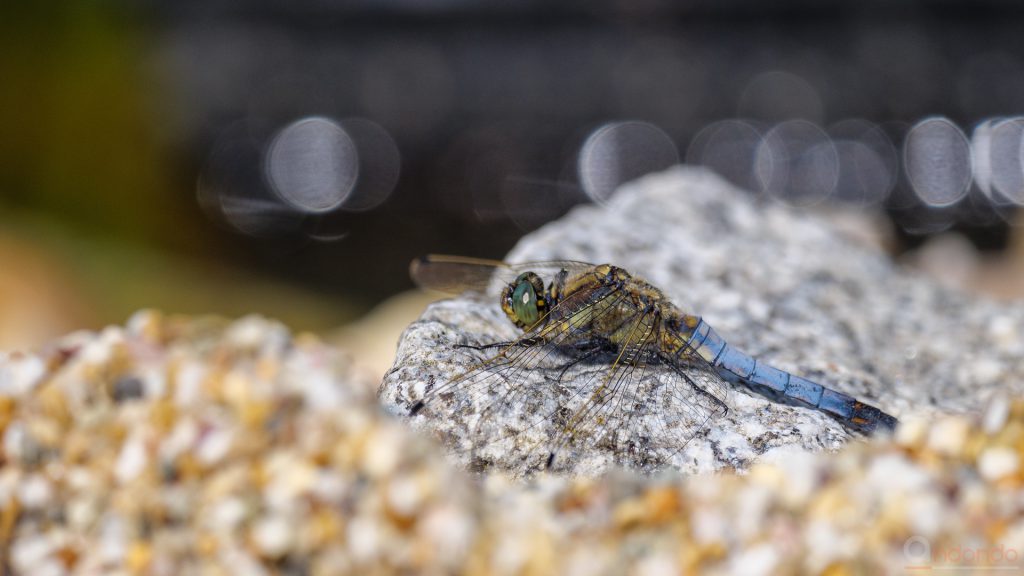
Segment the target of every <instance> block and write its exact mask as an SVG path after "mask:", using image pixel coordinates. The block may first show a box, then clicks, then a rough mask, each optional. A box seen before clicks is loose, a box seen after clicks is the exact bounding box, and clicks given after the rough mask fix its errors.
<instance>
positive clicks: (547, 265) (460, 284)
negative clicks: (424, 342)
mask: <svg viewBox="0 0 1024 576" xmlns="http://www.w3.org/2000/svg"><path fill="white" fill-rule="evenodd" d="M590 268H593V264H588V263H586V262H576V261H574V260H551V261H545V262H523V263H519V264H509V263H506V262H501V261H498V260H485V259H482V258H469V257H466V256H446V255H440V254H431V255H428V256H423V257H421V258H417V259H415V260H413V261H412V262H411V263H410V264H409V276H411V277H412V279H413V281H414V282H416V285H417V286H419V287H420V288H424V289H428V290H436V291H439V292H445V293H448V294H460V293H462V292H465V291H467V290H469V291H475V292H480V293H486V292H488V290H494V288H495V286H502V285H504V284H507V283H510V282H512V281H513V280H515V278H516V276H518V275H519V274H521V273H523V272H525V271H527V270H530V271H533V272H535V273H536V274H537V275H539V276H541V277H542V278H544V280H545V282H547V281H550V279H551V277H552V276H554V275H555V274H557V273H558V272H559V271H561V270H568V271H569V273H570V274H576V273H579V272H583V271H585V270H588V269H590Z"/></svg>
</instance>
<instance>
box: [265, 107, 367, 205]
mask: <svg viewBox="0 0 1024 576" xmlns="http://www.w3.org/2000/svg"><path fill="white" fill-rule="evenodd" d="M263 166H264V167H263V169H264V172H265V174H266V177H267V181H268V182H269V184H270V186H271V189H272V190H273V191H274V192H275V193H276V194H277V195H278V197H280V198H281V199H282V200H284V201H285V202H287V203H288V204H289V205H291V206H292V207H293V208H295V209H297V210H300V211H303V212H312V213H318V212H327V211H329V210H332V209H334V208H337V207H338V206H340V205H341V203H342V202H344V201H345V199H346V198H348V196H349V195H350V194H351V193H352V190H353V189H354V188H355V185H356V179H357V178H358V176H359V153H358V151H357V150H356V144H355V142H353V141H352V138H351V137H350V136H349V135H348V133H347V132H346V131H345V129H344V128H342V127H341V126H340V125H339V124H338V123H337V122H335V121H333V120H330V119H328V118H323V117H312V118H303V119H301V120H298V121H296V122H293V123H292V124H289V125H288V126H286V127H285V128H283V129H282V130H281V131H280V132H278V133H277V135H276V136H275V137H274V139H273V140H272V141H271V142H270V145H269V146H268V147H267V151H266V156H265V159H264V165H263Z"/></svg>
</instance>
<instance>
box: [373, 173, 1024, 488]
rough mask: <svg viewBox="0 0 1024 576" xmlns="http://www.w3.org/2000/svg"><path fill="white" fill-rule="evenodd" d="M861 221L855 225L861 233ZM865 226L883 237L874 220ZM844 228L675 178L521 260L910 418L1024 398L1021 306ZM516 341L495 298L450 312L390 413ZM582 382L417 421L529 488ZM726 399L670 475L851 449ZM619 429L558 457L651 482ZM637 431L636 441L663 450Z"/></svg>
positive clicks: (538, 387) (749, 397)
mask: <svg viewBox="0 0 1024 576" xmlns="http://www.w3.org/2000/svg"><path fill="white" fill-rule="evenodd" d="M850 220H851V219H850V218H849V217H848V215H844V222H845V226H846V227H847V228H849V227H850V224H849V222H850ZM853 220H854V221H856V218H854V219H853ZM861 222H862V228H864V229H865V230H869V229H870V224H869V223H868V220H867V219H866V218H862V219H861ZM836 230H837V228H836V227H833V226H831V225H830V222H829V221H828V219H827V216H825V217H823V216H815V215H812V214H810V213H807V212H800V213H798V212H796V211H795V210H793V209H790V208H788V207H786V206H783V205H780V204H778V203H773V202H772V201H769V200H765V199H759V198H755V197H754V196H752V195H751V194H749V193H746V192H744V191H741V190H738V189H736V188H735V187H733V186H731V185H730V184H728V183H726V182H725V181H724V180H722V179H721V178H719V177H717V176H715V175H713V174H711V173H709V172H707V171H704V170H700V169H694V168H677V169H674V170H671V171H669V172H666V173H663V174H659V175H653V176H649V177H647V178H645V179H642V180H640V181H637V182H635V183H633V184H630V185H628V186H626V187H624V188H623V189H622V190H621V191H620V192H619V193H618V194H617V195H616V196H614V197H613V198H612V199H611V201H610V202H609V203H608V204H607V205H606V206H583V207H578V208H576V209H574V210H573V211H572V212H571V213H569V214H568V215H567V216H566V217H564V218H562V219H561V220H560V221H558V222H555V223H552V224H549V225H548V226H545V227H544V228H541V229H540V230H538V231H536V232H534V233H533V234H531V235H529V236H528V237H526V238H525V239H524V240H523V241H522V242H521V243H520V244H519V246H517V247H516V248H515V249H514V250H513V251H512V252H511V253H510V254H509V256H508V258H507V260H508V261H509V262H526V261H545V260H562V259H571V260H583V261H588V262H593V263H612V264H615V265H618V266H621V267H623V268H625V269H626V270H628V271H630V272H631V273H633V274H634V275H638V276H640V277H642V278H644V279H646V280H648V281H649V282H651V283H652V284H654V285H655V286H657V287H659V288H661V289H662V290H663V291H664V293H665V294H666V296H667V297H668V298H669V299H670V300H671V301H673V302H674V303H675V304H676V305H677V306H678V307H680V308H681V309H683V310H684V311H687V312H689V313H693V314H698V315H701V316H703V318H704V319H705V320H706V321H708V322H709V323H710V324H711V325H712V326H713V327H714V328H715V329H716V330H717V331H718V332H719V333H720V334H721V335H722V336H723V337H724V338H725V339H726V340H727V341H728V342H730V344H732V345H734V346H736V347H738V348H739V349H741V350H743V351H745V352H747V353H749V354H751V355H754V356H756V357H758V358H759V359H761V360H762V361H766V362H768V363H769V364H771V365H773V366H776V367H778V368H781V369H784V370H787V371H790V372H792V373H794V374H798V375H802V376H804V377H807V378H810V379H812V380H815V381H818V382H821V383H822V384H824V385H826V386H828V387H831V388H834V389H836V390H838V391H840V392H844V393H846V394H849V395H852V396H855V397H857V398H858V399H860V400H862V401H864V402H867V403H869V404H872V405H875V406H877V407H879V408H881V409H883V410H885V411H887V412H889V413H891V414H893V415H895V416H897V417H901V416H908V415H918V416H922V417H931V416H932V415H934V414H936V413H941V412H973V411H977V410H979V409H980V408H981V407H982V406H983V405H984V403H985V402H986V401H987V399H988V398H989V397H990V396H992V395H993V394H994V393H995V392H996V391H999V392H1002V393H1006V394H1010V395H1014V394H1019V393H1020V391H1021V388H1022V387H1024V355H1022V354H1020V350H1021V349H1022V348H1021V347H1022V345H1024V340H1022V338H1024V337H1022V334H1024V308H1022V307H1020V306H1012V305H1007V304H999V303H996V302H990V301H986V300H981V299H977V298H973V297H970V296H968V295H965V294H962V293H958V292H955V291H953V290H950V289H948V288H945V287H943V286H940V285H937V284H936V283H934V282H932V281H930V280H929V279H927V278H925V277H923V276H920V275H918V274H915V273H912V272H909V271H906V270H903V269H901V268H899V267H898V266H897V265H895V264H894V263H893V262H892V261H891V259H890V258H889V257H888V256H887V255H885V254H884V253H882V252H880V251H879V249H878V248H877V243H875V242H863V241H860V240H857V239H856V238H858V237H864V236H866V235H868V234H867V233H866V232H865V233H860V234H849V233H847V232H837V231H836ZM517 334H518V332H517V330H516V329H515V328H514V327H513V326H512V324H511V323H510V322H509V321H508V320H507V319H506V318H505V317H504V314H503V313H502V312H501V311H500V309H499V307H498V304H497V298H496V297H495V296H494V294H491V295H490V296H489V297H487V298H483V299H481V298H480V297H478V296H472V295H463V296H459V297H456V298H453V299H450V300H446V301H442V302H439V303H436V304H434V305H432V306H431V307H429V308H428V310H427V311H426V312H425V313H424V314H423V316H422V317H421V318H420V319H419V320H418V321H417V322H416V323H414V324H413V325H411V326H410V327H409V328H408V329H407V330H406V332H405V334H404V335H403V337H402V340H401V342H400V344H399V348H398V354H397V357H396V360H395V365H394V367H393V368H392V370H391V371H390V372H389V373H388V374H387V376H386V377H385V379H384V381H383V384H382V386H381V389H380V394H379V395H380V398H381V400H382V402H383V403H384V405H385V406H386V407H387V408H388V410H390V411H391V412H393V413H395V414H398V415H403V416H407V415H408V414H409V413H410V409H411V407H412V406H414V405H415V403H416V402H417V401H418V400H420V399H421V398H422V397H423V395H424V392H425V391H426V390H430V389H433V388H435V387H439V386H441V385H442V384H443V383H445V382H447V381H449V380H450V379H452V378H453V377H454V376H456V375H458V374H460V373H462V372H463V371H465V369H466V368H467V366H470V365H472V364H473V363H475V362H479V361H481V360H483V359H485V358H487V357H488V356H493V354H494V351H493V350H492V351H484V352H480V351H476V350H469V349H465V348H457V345H459V344H473V345H480V344H488V343H493V342H501V341H507V340H510V339H513V338H515V337H516V335H517ZM657 373H658V371H655V370H652V371H650V375H651V376H652V377H657ZM574 374H575V373H572V372H570V376H569V377H568V378H565V379H563V380H562V381H561V382H559V381H558V373H557V372H548V373H545V374H538V375H536V376H535V377H536V378H539V379H540V380H537V381H533V383H532V384H531V385H530V386H529V388H528V393H527V394H523V395H522V396H523V397H522V398H521V399H519V398H517V399H516V401H515V403H514V407H515V408H516V409H515V410H510V409H507V407H502V408H501V409H497V410H496V409H494V408H493V407H494V405H495V398H496V396H495V392H496V391H497V390H499V389H500V386H497V385H496V386H495V387H494V388H493V389H491V390H483V389H481V390H476V392H477V393H476V394H472V395H470V394H463V395H458V394H451V395H448V396H450V397H445V398H441V399H439V400H436V401H434V402H432V404H428V407H427V409H424V410H423V411H421V412H420V413H419V414H418V415H417V416H416V417H415V418H413V421H414V424H415V425H417V426H420V427H422V428H424V429H427V430H432V431H433V432H434V433H436V434H437V435H438V436H440V437H441V438H442V439H443V440H444V441H445V443H446V444H447V445H448V446H450V447H452V448H453V452H454V455H455V456H456V458H457V459H458V460H459V461H460V462H461V463H462V465H464V466H469V467H471V468H474V469H488V470H489V469H498V470H504V471H508V472H510V473H511V474H513V475H524V474H529V473H532V472H534V471H536V470H538V469H542V468H544V464H545V456H546V454H547V453H548V452H550V451H551V450H552V446H551V443H552V442H551V439H552V438H565V437H566V435H564V434H563V435H561V436H559V430H561V429H563V427H564V424H563V425H561V427H560V425H559V424H558V423H557V422H555V421H554V418H550V417H547V415H550V414H552V413H555V412H554V410H553V407H554V406H558V405H561V404H564V403H565V401H564V400H560V398H561V399H564V398H567V397H571V396H572V395H573V394H574V393H575V392H574V390H577V389H578V388H579V386H580V384H579V382H578V381H575V380H573V376H574ZM492 380H493V382H498V381H499V379H497V378H495V379H492ZM645 382H651V380H649V379H648V380H645ZM649 386H650V387H651V389H654V387H655V384H649ZM524 389H526V388H524ZM584 394H585V393H584ZM648 398H650V396H648ZM728 400H729V404H730V406H731V409H730V410H729V412H728V414H727V415H725V416H723V417H718V418H715V419H714V420H713V421H712V422H710V424H709V426H708V427H707V428H706V430H704V431H703V432H702V433H700V434H699V435H698V436H696V437H694V438H692V439H690V440H689V442H687V441H686V440H687V438H686V436H679V437H678V439H677V440H678V442H677V446H682V447H681V448H678V447H677V448H672V449H674V450H676V451H675V452H671V450H670V451H669V452H667V453H669V454H670V456H669V458H666V459H665V462H659V464H662V463H667V464H669V465H670V466H671V467H673V468H676V469H679V470H682V471H686V472H701V471H710V470H716V469H721V468H734V469H744V468H747V467H749V466H750V465H751V464H752V463H754V462H755V461H757V460H758V458H759V457H760V456H761V455H762V454H764V453H765V452H767V451H769V450H773V449H777V448H781V447H787V446H788V447H795V448H799V449H804V450H812V451H820V450H835V449H838V448H839V447H840V446H842V445H843V444H844V443H846V442H848V441H849V440H850V439H851V438H852V436H851V434H850V433H849V432H848V431H847V430H845V429H844V428H843V427H842V426H841V425H840V424H838V423H837V422H835V421H833V420H831V419H830V418H828V417H827V416H826V415H824V414H822V413H820V412H818V411H815V410H809V409H803V408H797V407H792V406H787V405H783V404H778V403H774V402H770V401H768V400H766V399H764V398H762V397H760V396H757V395H753V394H751V393H749V392H747V391H745V390H742V389H733V390H731V391H730V392H729V399H728ZM560 403H561V404H560ZM489 407H491V408H490V410H489V409H488V408H489ZM673 407H676V408H677V407H678V404H676V405H673V404H672V403H671V402H669V403H666V404H662V405H659V406H657V409H658V410H661V411H662V412H663V413H667V414H672V413H678V411H675V412H674V411H673V410H672V408H673ZM535 414H541V415H542V416H541V417H536V418H534V417H532V416H530V415H535ZM524 415H526V416H524ZM524 417H526V418H533V419H532V420H530V422H531V423H535V425H532V426H531V427H529V428H527V430H526V431H524V432H523V433H520V434H515V435H510V434H508V433H507V431H508V430H520V429H521V428H524V426H521V425H520V424H521V422H516V421H514V420H509V419H508V418H511V419H515V418H519V419H522V418H524ZM605 421H606V423H610V424H612V425H611V426H609V427H607V428H603V427H602V424H601V422H595V423H594V424H593V426H590V427H589V428H588V430H587V434H586V435H585V437H577V438H576V439H575V440H576V441H575V442H573V443H572V444H571V446H560V447H558V448H559V452H558V460H556V465H555V466H554V468H555V470H557V471H560V472H564V473H569V474H574V475H594V474H598V473H600V472H602V471H604V470H606V469H608V468H609V467H610V466H616V465H618V466H627V467H634V468H641V469H648V468H650V467H651V466H650V462H649V461H647V460H646V458H647V456H648V454H647V453H645V452H642V451H637V452H636V453H632V452H631V451H629V450H623V448H624V447H628V446H629V445H628V444H627V443H621V442H619V443H615V442H605V441H600V439H606V438H615V437H616V436H615V432H616V430H615V429H614V428H615V426H614V423H615V420H614V418H606V419H605ZM653 422H654V424H653V425H657V423H658V421H657V420H654V421H653ZM620 428H621V426H620ZM637 429H638V432H637V433H636V434H635V436H638V437H644V435H645V434H646V435H647V436H650V433H649V432H648V431H647V430H646V429H643V428H642V427H641V426H637ZM486 430H490V431H491V432H487V433H486V434H485V433H483V432H481V431H486ZM950 433H952V432H950ZM481 439H484V441H483V442H481ZM595 439H598V440H595ZM946 440H949V441H951V442H952V441H953V439H950V438H946ZM482 444H483V445H485V447H484V449H482V450H481V449H480V446H481V445H482ZM666 444H667V445H669V446H670V447H671V445H672V443H671V442H666Z"/></svg>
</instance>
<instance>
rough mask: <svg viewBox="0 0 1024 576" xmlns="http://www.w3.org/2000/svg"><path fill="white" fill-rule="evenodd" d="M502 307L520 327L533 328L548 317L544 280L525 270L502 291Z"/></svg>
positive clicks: (509, 317)
mask: <svg viewBox="0 0 1024 576" xmlns="http://www.w3.org/2000/svg"><path fill="white" fill-rule="evenodd" d="M501 309H502V311H504V312H505V315H506V316H508V319H509V320H511V321H512V323H513V324H515V325H516V326H518V327H519V328H522V329H524V330H526V329H529V328H532V327H533V326H535V325H536V324H537V323H538V322H540V321H541V320H542V319H545V318H546V317H547V316H546V314H547V311H548V301H547V297H546V295H545V293H544V281H543V280H541V279H540V276H537V275H536V274H534V273H533V272H523V273H522V274H520V275H519V277H517V278H516V279H515V281H514V282H512V283H511V284H509V285H508V286H505V289H504V290H503V291H502V292H501Z"/></svg>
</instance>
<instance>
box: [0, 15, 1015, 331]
mask: <svg viewBox="0 0 1024 576" xmlns="http://www.w3.org/2000/svg"><path fill="white" fill-rule="evenodd" d="M1018 6H1019V4H1017V3H1013V2H1008V1H1007V2H994V1H993V2H967V1H960V2H913V1H910V0H907V1H902V2H852V1H839V0H835V1H825V2H820V1H819V2H809V1H806V2H804V1H789V2H772V3H766V2H756V1H753V0H732V1H727V2H712V1H710V0H708V1H691V2H667V1H659V0H648V1H639V2H622V1H610V0H609V1H596V2H587V3H582V2H565V3H558V4H554V3H548V2H514V3H510V2H496V1H483V2H469V1H465V0H463V1H459V0H447V1H427V2H411V1H397V0H389V1H382V2H381V1H377V2H370V1H351V2H339V3H330V2H315V1H309V0H307V1H297V2H281V1H269V0H268V1H261V2H248V3H244V4H240V3H235V2H227V1H206V2H187V1H186V2H163V1H161V2H157V1H151V2H143V3H132V4H129V3H121V2H65V3H57V4H46V5H42V4H40V5H30V4H28V3H26V5H22V6H7V7H6V8H5V9H4V12H6V15H5V17H3V18H2V21H0V31H2V35H0V43H2V44H0V72H2V77H3V84H2V86H3V87H2V88H0V128H2V136H0V226H2V228H0V270H2V272H0V312H2V313H3V315H4V316H5V318H6V319H7V323H8V324H10V322H11V320H10V319H11V318H22V320H21V322H22V324H21V327H20V328H15V329H8V334H13V336H10V337H8V338H7V339H6V341H7V342H11V341H19V340H21V341H28V342H34V341H36V340H37V339H38V338H41V337H44V336H46V335H50V334H52V333H56V332H58V331H61V330H65V329H68V328H72V327H81V326H97V325H101V324H102V323H106V322H119V321H121V320H123V318H124V317H125V316H126V315H127V314H128V313H130V311H131V310H134V309H136V308H138V307H142V306H156V307H160V308H165V309H168V310H171V311H181V312H192V313H194V312H209V311H216V312H221V313H225V314H232V315H234V314H241V313H244V312H246V311H261V312H264V313H268V314H271V315H274V316H278V317H281V318H283V319H285V320H287V321H289V322H290V323H292V324H293V325H295V326H298V327H305V328H310V329H318V330H323V329H326V328H329V327H331V326H336V325H339V324H343V323H345V322H348V321H351V320H353V319H354V318H357V317H358V316H359V315H360V314H361V313H362V312H364V311H366V310H368V309H369V308H370V307H371V306H373V305H374V304H376V303H378V302H380V301H382V300H383V299H385V298H386V297H388V296H389V295H392V294H395V293H397V292H399V291H401V290H404V289H407V288H409V287H410V286H411V285H410V283H409V280H408V279H407V276H406V266H407V263H408V261H409V260H410V259H411V258H413V257H414V256H417V255H419V254H422V253H425V252H452V253H461V254H469V255H478V256H489V257H501V256H502V255H503V254H504V253H505V252H506V251H507V250H508V249H509V248H511V246H512V245H513V244H514V243H515V241H516V240H517V239H518V238H519V237H520V236H521V235H522V234H524V233H525V232H528V231H529V230H532V229H535V228H536V227H538V226H540V225H542V224H544V223H545V222H548V221H550V220H552V219H554V218H557V217H558V216H559V215H561V214H563V213H565V212H566V211H567V210H568V209H569V208H571V207H572V206H574V205H576V204H579V203H583V202H603V201H604V200H605V199H607V197H608V196H609V195H610V194H611V193H612V191H613V190H614V189H615V187H616V186H618V185H619V184H621V183H623V182H625V181H628V180H631V179H633V178H635V177H638V176H641V175H643V174H645V173H648V172H652V171H658V170H662V169H664V168H667V167H668V166H671V165H673V164H676V163H679V162H686V163H691V164H704V165H707V166H710V167H712V168H713V169H715V170H716V171H718V172H720V173H721V174H723V175H724V176H726V177H727V178H729V179H730V180H732V181H734V182H736V183H737V184H739V185H741V186H743V187H745V188H748V189H750V190H751V191H752V193H755V194H761V195H766V196H770V197H772V198H774V199H777V200H778V201H780V202H786V203H789V204H792V205H794V206H797V207H801V208H804V207H807V208H812V207H813V208H814V209H817V208H819V207H821V206H830V205H833V204H844V205H848V206H851V207H853V208H854V209H857V210H863V211H866V212H877V213H879V214H884V215H885V217H886V218H887V219H888V221H889V222H891V224H892V229H893V230H894V231H895V236H894V237H895V239H896V241H895V242H894V243H893V245H892V249H893V252H894V253H895V254H900V253H902V252H905V251H907V250H913V249H915V248H918V247H920V246H922V245H923V244H925V243H926V242H927V241H928V240H929V239H930V238H934V237H937V236H941V235H946V234H949V233H950V232H954V233H956V234H958V236H957V237H958V238H961V239H963V240H962V242H961V245H962V246H970V247H971V250H980V251H983V252H984V253H985V254H987V255H986V256H985V258H988V257H990V255H995V256H996V257H998V256H999V255H1002V254H1006V253H1008V252H1011V251H1012V250H1013V246H1015V244H1014V242H1015V240H1014V239H1015V236H1014V233H1015V227H1014V223H1015V222H1016V219H1017V211H1018V206H1019V205H1020V204H1021V203H1024V169H1022V164H1024V147H1022V145H1021V144H1022V134H1024V119H1022V118H1024V117H1022V116H1020V115H1021V114H1024V34H1021V30H1022V29H1024V28H1022V24H1024V18H1022V17H1024V10H1022V8H1020V7H1018ZM1002 292H1003V293H1009V294H1011V295H1012V294H1015V292H1014V291H1013V290H1004V291H1002ZM26 302H27V303H26ZM33 302H35V303H36V305H35V306H33V305H31V304H32V303H33ZM0 341H4V340H3V339H0Z"/></svg>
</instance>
